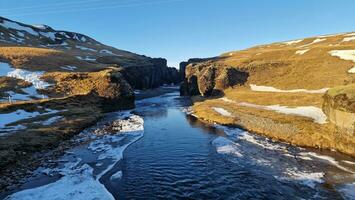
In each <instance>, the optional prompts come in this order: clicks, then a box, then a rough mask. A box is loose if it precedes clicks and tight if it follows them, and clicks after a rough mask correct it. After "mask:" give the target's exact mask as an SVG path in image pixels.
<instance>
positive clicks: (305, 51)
mask: <svg viewBox="0 0 355 200" xmlns="http://www.w3.org/2000/svg"><path fill="white" fill-rule="evenodd" d="M307 51H309V49H304V50H298V51H296V54H297V55H303V54H305V53H307Z"/></svg>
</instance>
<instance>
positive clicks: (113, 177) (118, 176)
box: [110, 171, 122, 181]
mask: <svg viewBox="0 0 355 200" xmlns="http://www.w3.org/2000/svg"><path fill="white" fill-rule="evenodd" d="M121 178H122V171H118V172H116V173H114V174H113V175H112V176H111V178H110V180H111V181H115V180H119V179H121Z"/></svg>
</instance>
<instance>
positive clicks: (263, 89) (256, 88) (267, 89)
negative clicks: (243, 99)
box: [250, 84, 329, 94]
mask: <svg viewBox="0 0 355 200" xmlns="http://www.w3.org/2000/svg"><path fill="white" fill-rule="evenodd" d="M250 89H251V90H252V91H257V92H280V93H299V92H303V93H311V94H323V93H326V92H327V91H328V90H329V88H322V89H318V90H307V89H293V90H281V89H278V88H274V87H272V86H259V85H254V84H250Z"/></svg>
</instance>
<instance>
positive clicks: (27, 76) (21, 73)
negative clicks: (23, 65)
mask: <svg viewBox="0 0 355 200" xmlns="http://www.w3.org/2000/svg"><path fill="white" fill-rule="evenodd" d="M43 73H44V72H39V71H37V72H30V71H27V70H23V69H15V70H14V71H11V72H8V73H7V76H8V77H13V78H18V79H22V80H25V81H27V82H30V83H32V84H33V86H34V87H35V88H36V89H45V88H47V87H48V86H50V84H49V83H47V82H44V81H42V80H40V77H41V76H42V75H43Z"/></svg>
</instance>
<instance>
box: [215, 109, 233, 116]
mask: <svg viewBox="0 0 355 200" xmlns="http://www.w3.org/2000/svg"><path fill="white" fill-rule="evenodd" d="M213 110H214V111H216V112H217V113H219V114H221V115H223V116H226V117H232V116H233V115H232V113H230V112H228V111H227V110H225V109H224V108H218V107H213Z"/></svg>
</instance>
